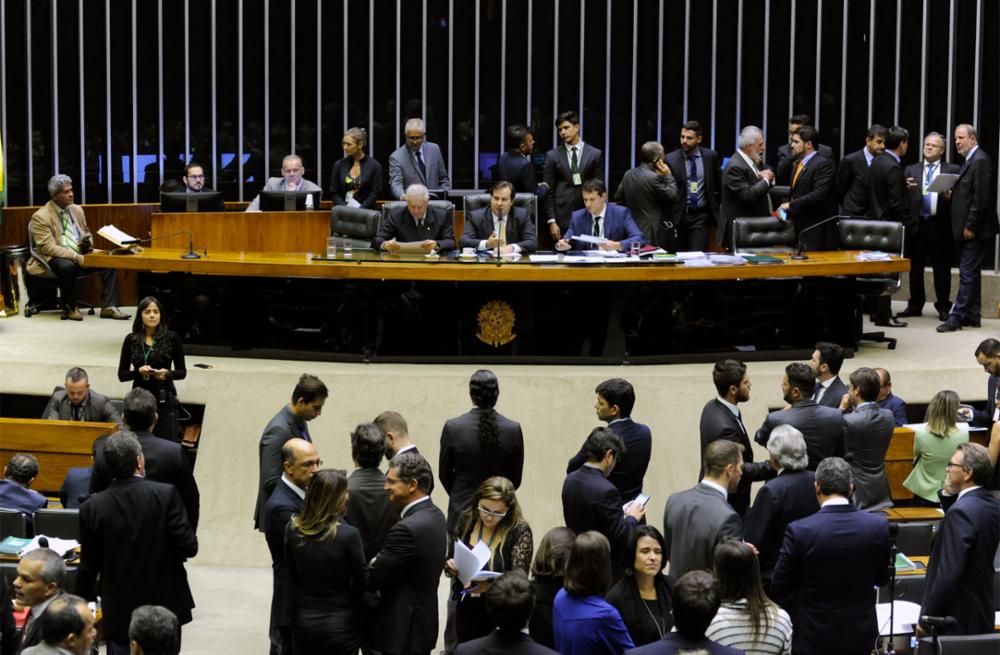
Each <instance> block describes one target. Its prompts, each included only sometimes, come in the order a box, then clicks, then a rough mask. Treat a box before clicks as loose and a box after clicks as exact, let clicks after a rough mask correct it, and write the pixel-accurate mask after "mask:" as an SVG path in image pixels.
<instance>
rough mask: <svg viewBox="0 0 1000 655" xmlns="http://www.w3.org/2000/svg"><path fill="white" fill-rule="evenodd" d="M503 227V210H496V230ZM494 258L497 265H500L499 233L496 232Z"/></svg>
mask: <svg viewBox="0 0 1000 655" xmlns="http://www.w3.org/2000/svg"><path fill="white" fill-rule="evenodd" d="M502 229H503V210H500V211H498V212H497V232H499V231H500V230H502ZM496 258H497V266H499V265H500V235H499V234H497V246H496Z"/></svg>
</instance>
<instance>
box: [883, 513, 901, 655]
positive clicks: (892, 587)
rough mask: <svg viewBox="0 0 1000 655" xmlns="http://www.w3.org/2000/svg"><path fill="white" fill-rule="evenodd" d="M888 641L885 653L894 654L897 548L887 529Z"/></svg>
mask: <svg viewBox="0 0 1000 655" xmlns="http://www.w3.org/2000/svg"><path fill="white" fill-rule="evenodd" d="M889 540H890V541H889V641H888V642H887V643H886V647H885V655H896V648H895V645H894V644H893V637H895V636H896V635H895V632H894V630H895V627H896V555H897V554H898V553H899V548H898V547H897V546H896V535H895V533H894V532H893V531H892V530H890V531H889Z"/></svg>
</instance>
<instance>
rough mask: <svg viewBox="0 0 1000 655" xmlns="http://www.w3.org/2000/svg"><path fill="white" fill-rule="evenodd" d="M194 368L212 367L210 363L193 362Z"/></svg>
mask: <svg viewBox="0 0 1000 655" xmlns="http://www.w3.org/2000/svg"><path fill="white" fill-rule="evenodd" d="M195 367H196V368H214V367H213V366H212V365H211V364H195Z"/></svg>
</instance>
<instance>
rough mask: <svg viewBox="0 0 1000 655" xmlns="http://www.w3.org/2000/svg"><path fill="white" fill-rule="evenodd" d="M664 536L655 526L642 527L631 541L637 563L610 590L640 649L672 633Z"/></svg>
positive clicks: (626, 570)
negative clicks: (664, 573)
mask: <svg viewBox="0 0 1000 655" xmlns="http://www.w3.org/2000/svg"><path fill="white" fill-rule="evenodd" d="M664 550H666V546H665V542H664V540H663V535H662V534H660V531H659V530H657V529H656V528H654V527H653V526H651V525H640V526H639V527H638V528H636V529H635V530H633V531H632V536H631V537H630V538H629V547H628V551H627V552H628V553H630V554H631V556H632V558H633V561H632V563H631V564H630V565H629V566H628V567H627V568H626V569H625V575H624V576H623V577H622V578H621V579H620V580H618V582H616V583H615V584H614V585H613V586H612V587H611V589H609V590H608V595H607V600H608V602H609V603H611V604H612V605H614V606H615V608H617V609H618V612H619V614H621V615H622V620H623V621H624V622H625V627H626V628H628V632H629V634H630V635H631V636H632V641H634V642H635V645H636V646H642V645H644V644H648V643H652V642H654V641H657V640H659V639H662V638H663V635H665V634H667V633H668V632H670V628H672V627H673V625H674V622H673V619H672V618H671V615H670V589H671V587H672V586H673V582H672V580H671V579H669V578H667V577H666V576H665V575H663V567H664V566H665V565H666V561H665V560H664V559H663V552H664Z"/></svg>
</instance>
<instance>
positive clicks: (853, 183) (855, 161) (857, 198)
mask: <svg viewBox="0 0 1000 655" xmlns="http://www.w3.org/2000/svg"><path fill="white" fill-rule="evenodd" d="M873 161H874V160H873ZM788 179H789V180H791V178H790V177H789V178H788ZM837 199H838V201H839V202H840V213H841V214H844V215H845V216H854V217H857V218H862V217H864V218H867V217H869V216H870V214H869V210H870V208H871V195H870V193H869V191H868V160H867V159H865V153H864V148H862V149H861V150H855V151H854V152H852V153H851V154H849V155H845V156H844V158H843V159H841V160H840V167H839V168H838V169H837Z"/></svg>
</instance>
